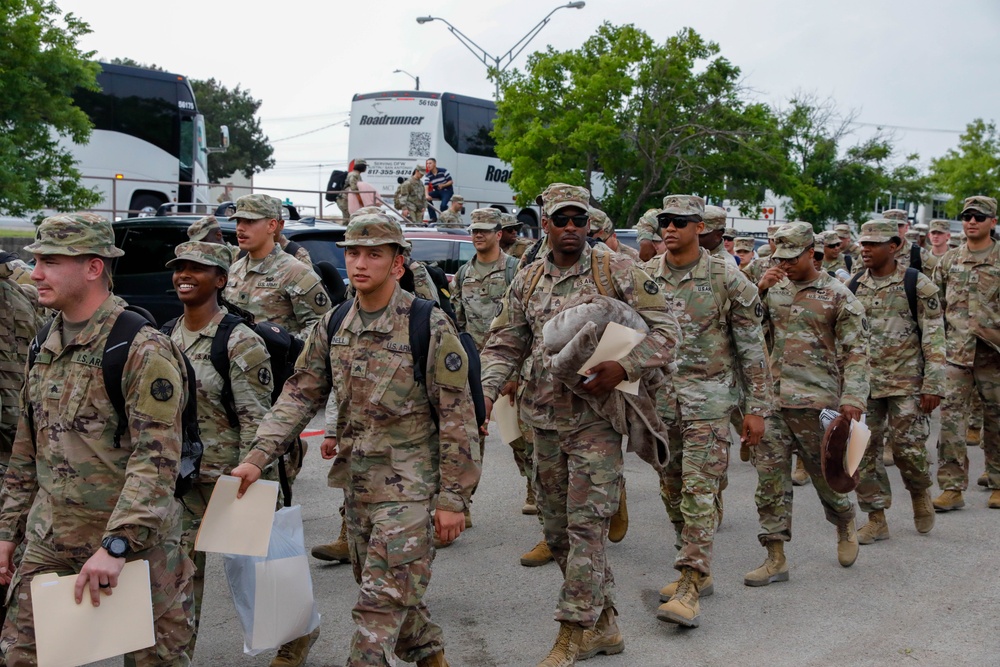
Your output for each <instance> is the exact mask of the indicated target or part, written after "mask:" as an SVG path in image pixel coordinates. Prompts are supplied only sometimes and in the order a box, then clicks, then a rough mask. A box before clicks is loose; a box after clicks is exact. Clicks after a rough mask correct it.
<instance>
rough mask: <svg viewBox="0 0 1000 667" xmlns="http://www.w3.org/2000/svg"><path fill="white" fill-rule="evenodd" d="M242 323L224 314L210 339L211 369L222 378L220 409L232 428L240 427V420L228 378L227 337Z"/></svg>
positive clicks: (240, 320) (231, 382)
mask: <svg viewBox="0 0 1000 667" xmlns="http://www.w3.org/2000/svg"><path fill="white" fill-rule="evenodd" d="M242 321H243V318H241V317H237V316H236V315H233V314H232V313H226V314H225V316H223V318H222V321H221V322H219V327H218V328H217V329H216V330H215V336H214V337H213V338H212V351H211V352H210V353H209V358H210V359H211V361H212V367H213V368H214V369H215V372H216V373H218V374H219V375H220V376H221V377H222V391H221V392H220V393H219V401H220V402H221V403H222V408H223V409H224V410H225V411H226V419H228V420H229V425H230V426H232V427H233V428H236V427H238V426H239V425H240V418H239V415H237V414H236V397H235V396H233V380H232V378H231V377H230V376H229V367H230V363H229V337H230V336H231V335H232V333H233V329H235V328H236V325H237V324H239V323H241V322H242Z"/></svg>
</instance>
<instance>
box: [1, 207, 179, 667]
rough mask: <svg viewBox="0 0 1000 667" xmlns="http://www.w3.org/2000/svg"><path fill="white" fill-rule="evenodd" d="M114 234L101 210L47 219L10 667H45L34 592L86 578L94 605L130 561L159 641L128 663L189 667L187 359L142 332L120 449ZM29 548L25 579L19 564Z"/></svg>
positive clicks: (18, 507) (25, 398)
mask: <svg viewBox="0 0 1000 667" xmlns="http://www.w3.org/2000/svg"><path fill="white" fill-rule="evenodd" d="M114 238H115V237H114V232H113V230H112V228H111V224H110V223H109V222H108V221H107V220H105V219H104V218H102V217H100V216H97V215H94V214H92V213H74V214H63V215H56V216H52V217H50V218H46V219H45V220H44V221H43V222H42V224H41V225H40V226H39V227H38V231H37V234H36V237H35V239H36V240H35V242H34V243H33V244H31V245H30V246H28V247H27V248H26V250H27V251H28V252H31V253H34V255H35V260H36V267H35V269H34V271H33V273H32V277H33V279H34V280H35V281H36V284H37V286H38V288H39V300H40V301H41V303H42V305H44V306H46V307H49V308H54V309H57V310H59V311H60V312H59V314H57V315H56V317H55V320H54V321H53V323H52V327H51V329H50V331H49V333H48V337H47V338H46V339H45V340H44V341H41V343H40V347H39V349H38V352H37V355H36V357H35V362H34V365H33V366H32V367H31V369H30V371H29V373H28V377H27V380H26V383H25V386H24V389H23V390H22V393H21V409H22V412H26V413H27V411H29V410H30V411H31V412H30V418H27V419H22V420H21V422H20V424H19V426H18V430H17V436H16V438H15V440H14V448H13V453H12V455H11V457H10V467H9V468H8V469H7V474H6V476H5V477H4V494H3V508H2V510H0V583H4V584H7V583H10V582H11V576H12V574H13V579H14V581H13V584H12V586H13V587H16V588H17V591H16V592H14V595H16V599H17V606H16V608H12V609H11V610H9V612H8V614H7V622H6V624H5V627H4V633H3V634H4V637H5V643H6V642H7V641H9V640H10V639H13V642H12V645H11V644H7V645H5V647H4V649H5V655H6V660H7V665H10V666H12V667H14V666H18V667H22V666H27V665H35V664H37V662H36V647H35V631H34V628H35V625H34V619H33V611H32V603H31V582H32V580H33V579H34V578H35V577H36V576H38V575H41V574H46V573H57V574H59V575H67V574H74V573H79V575H80V576H79V578H78V579H77V585H76V599H77V602H78V603H79V602H81V601H82V599H83V598H84V597H85V596H86V597H89V598H90V600H88V602H92V603H93V604H94V605H95V606H96V605H98V604H99V603H100V599H101V597H102V596H103V595H104V594H106V593H105V591H104V590H103V589H107V591H106V592H107V593H110V592H111V590H113V589H114V588H115V586H117V584H118V576H119V574H120V573H121V570H122V568H123V567H124V565H125V562H126V560H129V561H131V560H146V561H148V563H149V570H150V572H149V575H150V576H149V579H150V583H151V585H152V587H153V588H152V602H153V619H154V620H153V622H154V628H155V633H156V644H155V645H154V646H151V647H150V648H147V649H142V650H140V651H135V652H133V653H131V654H129V655H128V656H127V657H126V664H135V665H150V666H152V665H174V666H182V665H188V664H190V663H189V660H188V657H187V655H186V653H185V649H186V648H187V645H188V642H189V641H190V639H191V630H192V627H193V624H192V617H191V606H192V605H191V599H190V596H191V575H192V572H193V569H194V568H193V565H192V563H191V561H190V559H189V558H188V557H187V555H186V554H185V553H184V551H183V550H182V549H181V547H180V528H181V526H180V510H181V505H180V503H178V502H177V500H176V499H175V498H174V485H175V483H176V479H177V470H178V466H179V462H180V457H181V429H180V424H181V411H182V408H183V406H184V403H185V394H186V387H187V385H186V378H185V370H184V369H185V367H184V360H183V357H182V356H181V353H180V351H179V350H178V349H177V348H176V347H175V346H174V345H173V344H172V343H171V342H170V340H169V339H168V338H167V337H166V336H164V335H163V334H161V333H160V332H158V331H156V330H155V329H154V328H152V327H143V328H142V329H141V330H140V331H139V332H138V333H137V334H136V336H135V339H134V341H133V342H132V344H131V347H130V348H129V354H128V358H127V360H126V362H125V367H124V372H123V375H122V390H123V391H122V393H123V395H124V397H125V406H124V407H125V416H126V419H127V420H128V427H127V428H126V429H125V433H124V434H123V435H122V438H121V442H120V445H116V444H115V443H114V442H113V440H114V437H113V434H114V431H115V428H116V427H117V425H118V420H119V417H118V414H117V412H116V411H115V410H114V409H113V408H111V406H110V401H109V399H108V394H107V390H106V388H105V387H104V380H103V374H102V371H101V363H100V360H101V358H102V356H103V353H104V347H105V344H106V342H107V339H108V335H109V334H110V332H111V327H112V325H113V324H114V322H115V321H116V320H117V319H118V317H119V316H120V315H121V313H122V312H123V305H122V302H121V301H120V300H119V299H117V298H116V297H115V296H113V295H112V294H111V293H110V290H109V286H110V271H109V267H108V263H109V262H108V260H110V259H112V258H115V257H120V256H121V255H122V254H123V253H122V251H121V250H119V249H118V248H116V247H115V246H114ZM22 539H24V540H25V541H26V544H25V551H24V556H23V559H22V561H21V564H20V565H19V566H18V569H17V572H16V573H14V572H13V565H12V562H11V557H12V555H13V553H14V549H15V547H16V546H17V545H18V544H19V543H20V542H21V540H22Z"/></svg>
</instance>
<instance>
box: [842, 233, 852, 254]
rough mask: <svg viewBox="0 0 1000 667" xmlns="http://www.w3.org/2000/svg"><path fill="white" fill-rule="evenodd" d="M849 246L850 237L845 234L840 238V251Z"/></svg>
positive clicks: (845, 249)
mask: <svg viewBox="0 0 1000 667" xmlns="http://www.w3.org/2000/svg"><path fill="white" fill-rule="evenodd" d="M849 247H851V237H849V236H845V237H843V238H842V239H840V250H841V252H846V251H847V249H848V248H849Z"/></svg>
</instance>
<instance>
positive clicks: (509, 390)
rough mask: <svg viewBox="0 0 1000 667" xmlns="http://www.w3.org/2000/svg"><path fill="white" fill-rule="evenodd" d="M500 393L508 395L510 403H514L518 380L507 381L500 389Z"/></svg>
mask: <svg viewBox="0 0 1000 667" xmlns="http://www.w3.org/2000/svg"><path fill="white" fill-rule="evenodd" d="M500 395H501V396H506V397H507V398H508V399H509V400H510V404H511V405H514V397H515V396H517V382H516V381H514V380H511V381H509V382H505V383H504V385H503V389H501V390H500Z"/></svg>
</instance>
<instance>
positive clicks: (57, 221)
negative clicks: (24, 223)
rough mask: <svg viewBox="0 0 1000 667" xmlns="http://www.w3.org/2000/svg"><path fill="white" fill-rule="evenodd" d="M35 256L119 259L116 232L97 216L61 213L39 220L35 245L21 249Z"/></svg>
mask: <svg viewBox="0 0 1000 667" xmlns="http://www.w3.org/2000/svg"><path fill="white" fill-rule="evenodd" d="M24 249H25V250H27V251H28V252H30V253H32V254H35V255H70V256H77V255H97V256H98V257H108V258H111V257H121V256H122V255H124V254H125V253H124V252H122V250H121V249H120V248H116V247H115V230H114V229H113V228H112V227H111V223H110V222H108V221H107V219H106V218H103V217H101V216H99V215H97V214H96V213H60V214H59V215H53V216H50V217H48V218H45V219H44V220H42V224H40V225H38V229H37V230H36V231H35V242H34V243H32V244H31V245H29V246H25V248H24Z"/></svg>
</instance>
